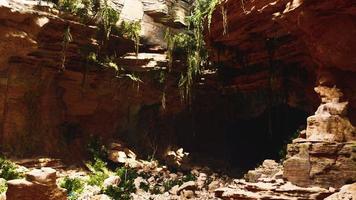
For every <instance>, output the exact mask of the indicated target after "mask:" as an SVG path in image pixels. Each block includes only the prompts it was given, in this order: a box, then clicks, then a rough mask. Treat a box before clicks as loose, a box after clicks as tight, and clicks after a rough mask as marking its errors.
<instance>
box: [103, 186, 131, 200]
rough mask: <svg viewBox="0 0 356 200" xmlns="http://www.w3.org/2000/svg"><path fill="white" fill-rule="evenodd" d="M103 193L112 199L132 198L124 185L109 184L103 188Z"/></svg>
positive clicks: (126, 199) (124, 199) (123, 199)
mask: <svg viewBox="0 0 356 200" xmlns="http://www.w3.org/2000/svg"><path fill="white" fill-rule="evenodd" d="M104 193H105V194H106V195H108V196H109V197H111V198H112V199H114V200H131V199H132V196H131V193H130V191H128V190H127V189H126V188H125V187H120V186H113V185H110V186H108V187H107V188H106V189H105V191H104Z"/></svg>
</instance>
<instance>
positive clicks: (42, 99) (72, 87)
mask: <svg viewBox="0 0 356 200" xmlns="http://www.w3.org/2000/svg"><path fill="white" fill-rule="evenodd" d="M115 2H116V3H117V6H116V7H115V9H117V10H118V11H120V12H121V15H122V16H121V19H125V16H123V15H125V13H126V14H130V13H131V14H135V13H137V12H136V10H135V9H141V12H142V13H143V15H142V16H141V17H142V18H134V19H132V20H140V21H141V26H142V31H141V44H140V49H141V51H140V53H139V55H138V56H137V57H136V56H134V55H132V53H133V52H134V43H133V41H131V40H128V39H125V38H121V37H116V36H112V37H111V38H110V42H109V43H110V47H109V49H110V53H111V54H115V55H117V56H120V58H119V59H118V60H115V62H117V64H118V65H119V66H120V67H123V68H125V69H126V70H127V71H129V72H131V73H135V74H136V75H137V76H139V77H140V78H141V79H142V81H143V83H135V82H133V81H131V80H130V79H129V78H124V79H117V78H116V72H115V70H114V68H104V69H99V68H97V67H95V66H94V65H92V64H88V63H87V61H86V59H85V56H83V53H82V52H83V51H82V50H83V48H85V47H87V46H92V47H93V48H97V46H98V41H96V40H95V35H96V33H97V31H98V29H97V28H96V27H95V26H89V25H84V24H81V23H79V22H78V19H77V18H76V17H73V16H70V15H68V14H66V13H62V12H59V11H58V10H56V9H55V8H53V6H51V4H50V3H46V2H44V1H42V3H41V5H39V2H38V1H13V0H6V1H1V2H0V21H1V23H0V54H1V55H2V56H1V58H0V94H1V95H0V135H1V139H0V140H1V146H2V148H3V150H4V151H6V152H9V153H10V154H11V155H16V156H25V155H38V154H41V155H50V156H60V155H63V154H67V153H68V152H70V154H71V155H72V157H66V158H68V159H73V160H76V158H75V157H77V156H79V155H81V154H83V153H84V152H85V151H84V149H85V145H82V144H84V143H87V142H88V141H87V139H88V138H89V136H90V135H94V136H95V135H96V136H98V137H102V138H104V139H105V140H106V139H107V140H109V138H112V137H114V135H115V136H118V135H121V136H124V137H125V139H126V140H127V141H129V142H132V143H136V144H140V147H142V148H144V149H154V148H155V147H154V144H153V142H152V141H148V140H149V138H150V136H149V135H147V134H148V132H149V134H151V133H150V131H151V130H153V128H154V127H155V126H156V125H157V126H160V127H161V129H160V130H162V132H165V133H166V132H171V131H172V130H170V129H171V128H170V127H169V126H168V124H169V123H170V122H168V121H169V120H170V119H168V118H167V117H164V119H162V120H157V119H161V117H162V118H163V115H166V114H170V113H179V112H180V111H181V110H182V109H183V108H184V105H182V104H181V103H180V100H179V92H178V89H177V86H176V80H177V78H178V74H175V73H172V74H171V75H168V76H167V77H165V78H166V80H167V81H166V83H165V85H166V91H164V90H163V87H162V84H161V83H160V81H159V80H160V73H161V70H162V69H164V68H165V67H166V66H167V59H166V56H165V54H164V51H163V50H164V49H165V44H164V42H162V41H163V40H164V30H165V29H166V28H168V27H169V26H172V28H175V29H177V30H178V28H179V27H181V26H182V25H181V26H176V25H174V23H173V22H172V23H171V22H169V23H168V22H167V23H166V22H165V23H163V21H162V20H163V19H165V18H168V19H170V20H171V19H172V18H173V17H172V16H171V14H172V13H171V12H168V10H169V9H168V7H170V6H173V7H174V6H176V7H180V8H182V9H183V8H184V9H183V10H186V9H187V7H186V6H185V5H187V3H186V2H183V1H174V2H173V1H172V2H170V1H155V2H153V1H150V2H148V1H137V3H138V4H140V5H142V6H136V7H133V5H132V4H131V3H132V2H134V1H111V3H113V4H114V3H115ZM135 2H136V1H135ZM171 4H172V5H171ZM173 4H174V5H173ZM120 5H122V6H120ZM152 6H153V7H157V8H159V7H164V11H162V12H164V13H163V14H162V13H161V11H160V10H152ZM126 9H128V10H127V11H124V10H126ZM130 9H134V10H130ZM173 10H174V9H173ZM176 10H177V9H176ZM178 10H179V9H178ZM178 10H177V12H173V11H172V12H173V13H175V14H174V15H175V16H177V17H178V18H183V16H184V15H185V13H186V11H184V12H183V11H178ZM146 18H149V22H147V23H146V21H145V19H146ZM67 27H70V33H71V35H72V38H73V41H72V42H70V43H69V44H68V47H67V48H66V51H65V55H66V61H65V71H64V72H63V73H59V72H58V71H59V70H58V69H59V68H60V67H61V63H62V59H63V53H62V51H63V46H62V44H63V35H64V32H65V30H66V28H67ZM157 30H159V31H158V32H157ZM128 53H131V54H128ZM126 54H127V55H126ZM163 96H164V97H165V98H164V100H165V101H164V103H165V104H166V106H165V108H167V109H165V110H164V111H163V109H162V106H161V105H162V99H163ZM143 116H145V117H143ZM143 118H145V119H143ZM165 120H166V121H165ZM152 122H155V124H156V125H154V123H152ZM158 123H162V124H158ZM164 127H166V128H164ZM164 129H166V130H164ZM143 130H145V135H146V138H144V136H137V135H135V134H139V133H140V132H142V131H143ZM156 133H157V131H155V133H154V134H156ZM165 135H167V134H165ZM167 137H169V136H168V135H167ZM137 138H141V140H140V141H137ZM162 140H167V138H164V137H162ZM103 142H105V141H103ZM155 142H156V141H155ZM78 147H79V148H78ZM81 148H83V149H81Z"/></svg>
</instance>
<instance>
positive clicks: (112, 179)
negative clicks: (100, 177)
mask: <svg viewBox="0 0 356 200" xmlns="http://www.w3.org/2000/svg"><path fill="white" fill-rule="evenodd" d="M120 182H121V178H120V176H110V177H109V178H107V179H105V180H104V183H103V186H104V187H105V188H106V187H108V186H110V185H113V186H115V185H119V183H120Z"/></svg>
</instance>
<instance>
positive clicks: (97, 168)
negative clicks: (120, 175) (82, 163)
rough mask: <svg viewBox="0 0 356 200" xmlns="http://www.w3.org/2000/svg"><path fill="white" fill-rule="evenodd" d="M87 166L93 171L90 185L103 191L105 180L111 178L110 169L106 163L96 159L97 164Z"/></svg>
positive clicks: (90, 175)
mask: <svg viewBox="0 0 356 200" xmlns="http://www.w3.org/2000/svg"><path fill="white" fill-rule="evenodd" d="M86 166H87V167H88V169H89V170H90V171H91V173H90V174H89V180H88V185H96V186H99V187H100V188H102V189H103V183H104V180H105V179H107V178H108V177H109V169H108V168H107V165H106V163H105V162H104V161H102V160H100V159H99V158H95V162H94V164H93V163H87V164H86Z"/></svg>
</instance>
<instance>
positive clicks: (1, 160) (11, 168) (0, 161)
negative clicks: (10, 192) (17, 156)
mask: <svg viewBox="0 0 356 200" xmlns="http://www.w3.org/2000/svg"><path fill="white" fill-rule="evenodd" d="M22 177H23V174H22V173H20V172H18V170H17V167H16V165H15V164H14V163H13V162H11V161H9V160H7V159H6V158H5V157H2V156H0V178H3V179H5V180H12V179H18V178H22Z"/></svg>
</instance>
